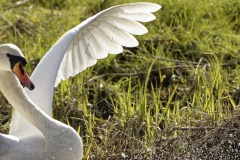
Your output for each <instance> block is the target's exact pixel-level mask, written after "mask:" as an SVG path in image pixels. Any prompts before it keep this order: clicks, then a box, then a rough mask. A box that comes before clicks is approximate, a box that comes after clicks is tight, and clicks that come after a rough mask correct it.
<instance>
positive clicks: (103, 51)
mask: <svg viewBox="0 0 240 160" xmlns="http://www.w3.org/2000/svg"><path fill="white" fill-rule="evenodd" d="M160 8H161V6H160V5H158V4H153V3H145V2H141V3H132V4H125V5H119V6H114V7H111V8H109V9H106V10H104V11H102V12H100V13H98V14H96V15H95V16H93V17H90V18H88V19H87V20H85V21H84V22H82V23H81V24H80V25H78V26H76V27H75V28H73V29H71V30H69V31H68V32H67V33H65V34H64V35H63V37H62V38H60V39H59V40H58V42H57V43H56V44H55V45H54V46H53V47H52V48H51V49H50V50H49V51H48V53H47V54H46V55H45V56H44V57H43V59H42V60H41V61H40V63H39V64H38V66H37V67H36V69H35V70H34V72H33V74H32V76H31V80H32V81H33V82H34V84H35V86H36V88H35V89H34V90H33V91H29V90H26V92H27V94H28V96H29V97H30V98H31V100H32V101H33V102H34V103H35V104H36V105H37V106H38V107H40V108H41V109H42V110H43V111H44V112H46V113H47V114H48V115H50V116H51V115H52V99H53V90H54V86H57V85H58V84H59V82H60V81H61V80H65V79H68V78H69V77H70V76H75V75H76V74H78V73H79V72H81V71H83V70H85V69H86V68H87V67H90V66H92V65H94V64H95V63H96V62H97V59H102V58H106V57H107V55H108V53H112V54H118V53H121V52H122V51H123V48H122V46H126V47H135V46H137V45H138V41H137V40H136V39H135V38H134V37H133V36H132V34H135V35H142V34H145V33H147V29H146V28H145V27H144V26H143V25H142V24H140V23H139V22H149V21H152V20H154V19H155V16H154V15H153V14H151V13H152V12H155V11H157V10H159V9H160ZM34 128H35V127H33V126H32V125H31V124H29V123H28V122H27V121H26V120H25V119H24V118H22V117H21V115H20V114H19V113H17V112H16V111H15V113H14V115H13V119H12V122H11V126H10V134H12V135H15V136H17V137H21V138H24V137H27V136H29V135H27V134H26V131H27V132H29V134H31V135H33V134H41V133H40V132H39V131H37V129H34Z"/></svg>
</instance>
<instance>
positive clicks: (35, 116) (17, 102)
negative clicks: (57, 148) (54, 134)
mask: <svg viewBox="0 0 240 160" xmlns="http://www.w3.org/2000/svg"><path fill="white" fill-rule="evenodd" d="M0 90H1V91H2V93H3V94H4V96H5V97H6V98H7V100H8V101H9V102H10V103H11V104H12V106H13V107H14V108H15V109H16V110H17V111H18V112H19V113H20V114H21V115H22V116H23V117H24V118H25V119H26V120H27V121H28V122H30V123H31V124H32V125H34V126H35V127H36V128H38V129H39V130H40V131H41V132H42V133H43V135H44V136H45V138H47V136H48V134H47V132H48V130H46V126H48V127H50V128H51V127H53V126H54V124H53V123H54V122H55V121H54V120H53V119H52V118H51V117H49V116H48V115H47V114H46V113H44V112H43V111H42V110H41V109H39V108H38V107H37V106H36V105H35V104H34V103H33V102H32V101H31V100H30V99H29V97H28V96H27V94H26V93H25V91H24V89H23V87H22V86H21V84H20V82H19V80H18V79H17V77H16V76H15V75H14V74H13V73H12V72H2V71H0Z"/></svg>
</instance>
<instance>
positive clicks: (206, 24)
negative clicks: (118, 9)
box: [0, 0, 240, 159]
mask: <svg viewBox="0 0 240 160" xmlns="http://www.w3.org/2000/svg"><path fill="white" fill-rule="evenodd" d="M129 2H137V0H134V1H131V0H116V1H110V0H105V1H100V0H98V1H83V0H69V1H62V2H60V1H59V2H57V1H56V2H55V1H49V2H48V1H43V0H38V1H36V2H34V3H31V2H28V3H26V4H23V5H19V6H14V5H13V2H10V1H7V0H5V1H4V2H2V3H1V4H0V7H1V8H2V12H1V15H2V16H1V17H2V18H1V21H0V26H1V27H0V29H1V30H0V40H1V43H14V44H16V45H18V46H19V47H20V48H21V49H22V51H23V53H24V54H25V56H26V58H27V59H28V66H27V69H28V71H29V72H30V73H31V72H32V71H33V69H34V68H35V66H36V65H37V63H38V62H39V61H40V59H41V57H42V56H43V55H44V54H45V53H46V52H47V51H48V49H49V48H50V47H51V46H52V45H53V44H54V43H55V42H56V41H57V40H58V38H60V37H61V36H62V35H63V34H64V33H65V32H66V31H67V30H69V29H71V28H72V27H74V26H75V25H77V24H79V23H80V22H81V21H83V20H85V19H86V18H88V17H90V16H92V15H94V14H96V13H98V12H100V11H101V10H103V9H106V8H108V7H111V6H113V5H118V4H122V3H129ZM150 2H155V3H158V4H161V5H162V6H163V8H162V9H161V10H160V11H158V12H156V13H154V14H155V15H156V17H157V19H156V20H155V21H153V22H150V23H145V24H144V25H145V26H146V27H147V28H148V29H149V33H148V34H146V35H143V36H136V37H137V39H138V40H139V42H140V45H139V48H135V49H128V48H126V49H125V51H124V53H123V54H121V55H109V57H108V58H107V59H104V60H99V61H98V63H97V64H96V65H95V66H93V67H91V68H88V69H87V70H85V71H84V72H83V73H80V74H79V75H77V76H76V77H74V78H70V79H69V80H68V81H63V82H61V84H60V86H58V87H57V88H56V89H55V94H54V103H53V106H54V115H53V117H54V118H56V119H58V120H60V121H62V122H64V123H67V124H69V125H71V126H73V127H74V128H75V129H76V130H78V131H79V134H80V135H81V136H82V138H83V141H84V158H85V159H107V158H110V159H111V158H112V159H120V158H123V157H124V156H128V157H131V158H133V157H138V159H140V158H142V159H143V158H145V159H147V158H151V157H158V154H159V153H158V151H157V149H156V148H157V147H163V146H169V148H171V149H172V150H169V151H168V152H171V155H172V156H174V155H177V154H178V153H181V151H184V149H186V147H187V145H188V143H189V144H190V142H187V140H186V139H187V138H190V137H194V135H195V134H196V133H195V132H194V133H192V132H190V131H189V132H187V133H186V135H185V134H183V133H184V132H183V131H181V130H180V131H179V130H173V129H172V127H174V126H178V127H215V126H217V125H219V124H220V123H221V122H222V121H223V120H224V119H225V118H228V117H230V116H231V114H232V112H233V111H234V110H238V109H239V107H238V105H239V100H240V98H239V97H238V94H239V88H238V87H239V84H240V77H239V71H240V70H239V66H238V61H239V56H238V55H239V52H240V47H239V46H240V36H239V33H240V29H239V28H240V17H239V14H240V10H239V8H240V2H239V1H237V0H233V1H228V0H222V1H217V0H212V1H210V0H205V1H189V0H151V1H150ZM11 6H12V7H11ZM11 25H12V26H11ZM153 56H156V57H157V58H165V60H159V59H157V58H154V57H153ZM166 59H169V60H166ZM170 59H172V60H179V62H176V61H170ZM180 61H181V62H180ZM182 61H188V62H182ZM190 62H195V63H190ZM229 63H230V64H234V65H227V66H223V65H224V64H229ZM1 103H2V100H1ZM4 104H5V103H2V104H0V105H4ZM7 127H8V126H7V125H4V126H2V127H1V131H3V130H4V132H6V130H7ZM181 136H186V137H187V138H186V137H185V139H181ZM179 137H180V138H179ZM172 138H179V141H178V145H174V147H173V146H172V147H171V145H168V144H169V142H168V141H166V139H170V140H171V139H172ZM158 141H159V143H157V142H158ZM169 148H168V149H169ZM163 155H164V154H163ZM164 158H166V157H164ZM167 158H169V157H167Z"/></svg>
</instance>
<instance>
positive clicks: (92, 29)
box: [55, 2, 161, 86]
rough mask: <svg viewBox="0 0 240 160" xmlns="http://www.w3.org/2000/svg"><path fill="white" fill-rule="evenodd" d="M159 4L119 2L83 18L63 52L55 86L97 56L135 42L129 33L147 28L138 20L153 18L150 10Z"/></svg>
mask: <svg viewBox="0 0 240 160" xmlns="http://www.w3.org/2000/svg"><path fill="white" fill-rule="evenodd" d="M160 8H161V6H160V5H157V4H153V3H145V2H142V3H132V4H126V5H119V6H115V7H112V8H109V9H107V10H105V11H102V12H100V13H99V14H97V15H95V16H93V17H90V18H89V19H87V20H86V21H84V22H83V23H82V25H80V26H79V32H78V33H77V35H76V37H75V38H74V39H73V41H72V42H71V44H70V45H69V47H68V50H67V52H66V53H65V55H64V58H63V60H62V63H61V65H60V68H59V70H58V75H57V79H56V82H55V86H57V85H58V83H59V82H60V81H61V79H63V80H65V79H68V78H69V77H70V76H75V75H76V74H78V73H79V72H82V71H83V70H85V69H86V68H87V67H90V66H92V65H94V64H96V62H97V60H98V59H103V58H106V57H107V55H108V53H111V54H118V53H121V52H122V51H123V48H122V46H125V47H136V46H138V41H137V40H136V39H135V38H134V36H133V35H132V34H134V35H142V34H145V33H147V32H148V30H147V28H146V27H145V26H143V25H142V24H141V23H139V22H149V21H152V20H154V19H155V18H156V17H155V16H154V15H153V14H152V12H155V11H157V10H159V9H160ZM138 21H139V22H138Z"/></svg>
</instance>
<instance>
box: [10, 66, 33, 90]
mask: <svg viewBox="0 0 240 160" xmlns="http://www.w3.org/2000/svg"><path fill="white" fill-rule="evenodd" d="M12 71H13V73H14V74H15V75H16V76H17V77H18V79H19V80H20V81H21V83H23V84H24V85H25V86H26V87H27V88H28V89H30V90H33V89H34V88H35V86H34V84H33V83H32V82H31V80H30V78H29V76H28V74H27V71H26V69H25V67H23V66H22V65H21V63H20V62H18V63H16V64H15V66H14V67H13V69H12Z"/></svg>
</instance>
